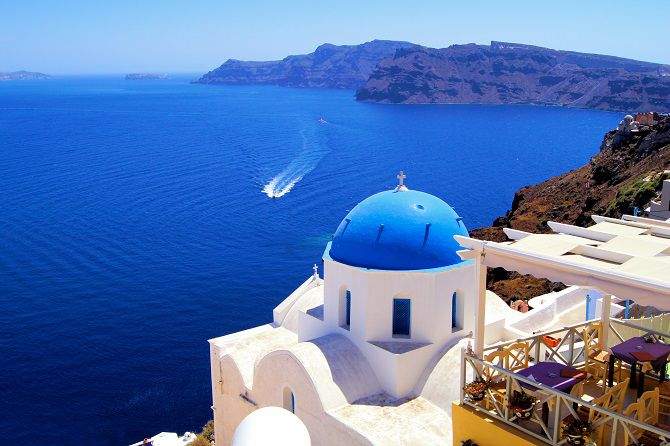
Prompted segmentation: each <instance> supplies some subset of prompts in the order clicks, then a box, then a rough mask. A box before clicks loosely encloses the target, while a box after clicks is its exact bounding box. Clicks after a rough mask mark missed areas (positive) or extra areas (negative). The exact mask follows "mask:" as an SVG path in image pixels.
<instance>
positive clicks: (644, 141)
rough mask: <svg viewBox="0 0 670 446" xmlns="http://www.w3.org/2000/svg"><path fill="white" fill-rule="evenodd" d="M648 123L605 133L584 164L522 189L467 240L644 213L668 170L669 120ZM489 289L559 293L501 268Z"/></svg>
mask: <svg viewBox="0 0 670 446" xmlns="http://www.w3.org/2000/svg"><path fill="white" fill-rule="evenodd" d="M650 116H651V115H649V114H648V115H646V118H647V119H648V118H649V117H650ZM643 118H644V117H643ZM640 119H642V118H640ZM653 119H654V123H653V124H650V125H639V126H633V127H637V128H634V129H633V130H632V131H631V130H630V129H627V128H622V129H621V130H613V131H610V132H608V133H607V134H606V135H605V138H604V139H603V142H602V144H601V147H600V151H599V152H598V154H596V155H595V156H594V157H593V158H592V159H591V160H590V162H589V163H588V164H586V165H585V166H583V167H581V168H579V169H577V170H573V171H571V172H568V173H565V174H563V175H560V176H557V177H554V178H551V179H549V180H547V181H545V182H543V183H540V184H537V185H534V186H528V187H524V188H522V189H521V190H519V191H518V192H517V193H516V195H515V196H514V200H513V202H512V208H511V209H510V210H509V211H508V212H507V214H506V215H505V216H503V217H499V218H497V219H496V220H495V221H494V222H493V225H492V226H491V227H488V228H481V229H475V230H473V231H471V233H470V234H471V236H472V237H475V238H479V239H484V240H493V241H504V240H506V237H505V235H504V233H503V231H502V229H503V228H504V227H509V228H514V229H519V230H523V231H528V232H537V233H546V232H551V231H550V229H549V227H548V226H547V221H557V222H561V223H568V224H574V225H578V226H590V225H591V224H593V222H592V220H591V215H593V214H599V215H606V216H610V217H620V216H621V215H622V214H624V213H631V212H632V209H633V207H639V208H643V206H645V205H646V204H647V203H648V202H649V200H650V199H652V198H653V197H654V196H655V195H656V193H657V192H658V191H659V190H660V188H661V185H662V180H663V179H664V178H667V177H668V174H667V171H668V170H669V169H670V116H668V115H666V116H660V115H658V114H655V115H653ZM488 286H489V288H490V289H492V290H493V291H495V292H497V293H498V294H499V295H501V296H502V297H504V298H507V299H512V298H515V297H520V298H529V297H533V296H537V295H539V294H543V293H546V292H549V291H552V290H557V289H560V288H561V285H560V284H555V283H551V282H549V281H547V280H543V279H535V278H532V277H531V276H521V275H519V274H518V273H515V272H507V271H504V270H502V269H500V268H494V269H491V270H490V271H489V276H488Z"/></svg>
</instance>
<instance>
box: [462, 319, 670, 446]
mask: <svg viewBox="0 0 670 446" xmlns="http://www.w3.org/2000/svg"><path fill="white" fill-rule="evenodd" d="M645 341H649V342H645ZM666 341H670V333H667V332H661V331H656V330H653V329H650V328H645V327H642V326H638V325H635V324H634V323H632V322H630V321H628V320H620V319H609V320H607V321H605V322H603V321H600V320H597V321H587V322H584V323H580V324H576V325H572V326H569V327H565V328H562V329H558V330H553V331H549V332H544V333H536V334H534V335H533V336H531V337H527V338H522V339H516V340H513V341H508V342H504V343H499V344H496V345H492V346H488V347H486V348H485V349H484V351H483V354H482V358H483V359H480V358H478V357H476V356H475V355H473V354H472V352H465V351H464V352H463V355H462V360H461V367H462V370H461V380H462V382H461V384H462V385H461V388H465V387H466V384H467V383H472V382H473V381H474V380H475V379H479V380H481V381H483V382H484V383H486V384H485V385H484V386H480V387H484V388H485V390H484V391H483V392H481V393H480V394H477V392H473V390H474V389H473V388H472V387H471V388H469V389H468V390H469V391H468V392H466V391H465V390H463V391H462V392H461V398H460V405H461V407H462V408H464V409H468V410H469V411H470V412H471V413H473V414H475V415H476V416H478V417H480V418H481V419H487V420H488V424H487V423H481V424H477V423H475V422H472V421H469V422H468V423H467V426H465V427H463V426H461V427H460V430H461V431H463V432H462V433H461V435H462V436H463V438H455V440H459V439H460V440H465V439H468V438H470V439H474V440H475V441H477V438H478V436H479V437H480V438H490V437H481V436H482V435H484V433H483V432H482V431H483V430H486V429H496V428H498V429H500V432H501V435H503V434H508V433H509V432H512V433H513V434H514V433H515V432H516V435H517V436H518V440H519V442H521V443H524V444H533V443H537V444H550V445H561V444H571V443H570V441H577V440H578V439H577V437H579V438H582V437H584V438H588V439H589V440H588V442H587V443H586V444H594V445H641V444H644V445H647V446H648V445H662V444H666V442H668V441H669V440H670V426H668V425H670V397H669V396H670V383H666V382H665V371H666V366H667V361H668V355H669V354H670V344H666ZM636 358H637V359H636ZM469 416H470V415H469ZM473 419H474V418H472V417H471V418H470V420H473ZM456 422H457V421H456V419H454V423H456ZM579 429H584V430H582V431H579V432H580V435H577V433H576V432H577V431H576V430H579ZM570 434H574V435H570ZM480 441H485V440H483V439H482V440H480ZM455 444H456V443H455ZM482 444H483V443H482ZM572 444H585V443H572Z"/></svg>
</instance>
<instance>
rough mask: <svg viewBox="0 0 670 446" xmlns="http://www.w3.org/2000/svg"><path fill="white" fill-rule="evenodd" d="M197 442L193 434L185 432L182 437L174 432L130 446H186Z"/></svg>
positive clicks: (161, 434) (163, 433)
mask: <svg viewBox="0 0 670 446" xmlns="http://www.w3.org/2000/svg"><path fill="white" fill-rule="evenodd" d="M194 441H195V434H194V433H193V432H185V433H184V435H182V436H181V437H180V436H178V435H177V434H175V433H174V432H161V433H160V434H156V435H154V436H153V437H151V438H145V439H144V440H142V441H138V442H137V443H133V444H131V445H130V446H186V445H189V444H191V443H193V442H194Z"/></svg>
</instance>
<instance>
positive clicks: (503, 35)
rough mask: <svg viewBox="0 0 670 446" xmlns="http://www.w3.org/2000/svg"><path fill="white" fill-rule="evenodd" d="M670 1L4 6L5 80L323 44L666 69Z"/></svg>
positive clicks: (199, 1)
mask: <svg viewBox="0 0 670 446" xmlns="http://www.w3.org/2000/svg"><path fill="white" fill-rule="evenodd" d="M669 29H670V1H668V0H646V1H643V2H631V1H617V0H610V1H593V0H581V1H568V0H561V1H540V0H536V1H514V0H505V1H476V0H467V1H457V2H452V1H447V0H442V1H420V0H415V1H406V0H404V1H392V0H387V1H367V0H357V1H348V0H330V1H318V0H310V1H292V0H284V1H281V0H277V1H256V0H238V1H227V0H190V1H189V0H182V1H176V0H144V1H142V0H136V1H129V0H110V1H97V0H60V1H56V0H53V1H48V0H21V1H19V0H0V71H11V70H18V69H26V70H33V71H42V72H46V73H52V74H58V73H125V72H131V71H157V72H179V71H183V72H203V71H207V70H209V69H211V68H213V67H215V66H218V65H219V64H221V63H222V62H223V61H224V60H226V59H228V58H237V59H256V60H268V59H278V58H282V57H284V56H286V55H288V54H301V53H307V52H311V51H313V50H314V48H315V47H316V46H317V45H319V44H320V43H324V42H330V43H336V44H345V43H346V44H351V43H361V42H365V41H368V40H372V39H397V40H408V41H411V42H415V43H419V44H423V45H428V46H432V47H445V46H448V45H451V44H453V43H468V42H476V43H485V44H487V43H489V42H490V41H491V40H504V41H512V42H521V43H530V44H535V45H541V46H547V47H551V48H556V49H569V50H576V51H586V52H593V53H602V54H612V55H616V56H622V57H630V58H635V59H640V60H648V61H654V62H662V63H668V64H670V44H669V41H670V38H669V34H668V32H669Z"/></svg>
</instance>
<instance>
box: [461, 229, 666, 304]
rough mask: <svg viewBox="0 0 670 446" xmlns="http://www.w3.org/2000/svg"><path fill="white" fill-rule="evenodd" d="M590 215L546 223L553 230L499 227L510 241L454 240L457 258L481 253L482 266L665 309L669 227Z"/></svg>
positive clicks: (470, 256)
mask: <svg viewBox="0 0 670 446" xmlns="http://www.w3.org/2000/svg"><path fill="white" fill-rule="evenodd" d="M627 217H628V218H624V219H621V220H617V219H613V218H608V217H601V216H594V217H593V220H594V221H595V223H596V224H595V225H593V226H591V227H589V228H582V227H578V226H573V225H567V224H562V223H556V222H549V223H548V224H549V227H550V228H551V229H552V230H553V231H554V233H553V234H531V233H528V232H524V231H519V230H514V229H505V233H506V234H507V236H508V237H509V238H510V239H511V241H510V242H504V243H496V242H485V241H481V240H476V239H471V238H467V237H457V240H458V241H459V243H460V244H461V246H463V247H464V248H466V249H467V250H469V251H471V252H467V251H461V252H460V255H461V256H462V257H463V258H474V257H475V256H476V255H477V254H473V253H472V252H476V253H478V255H482V253H485V255H484V256H483V258H484V259H485V260H483V263H484V264H485V265H486V266H492V267H493V266H501V267H503V268H506V269H508V270H513V271H519V272H522V273H526V274H533V275H535V276H537V277H546V278H549V279H551V280H555V281H561V282H563V283H565V284H567V285H581V286H592V287H595V288H599V289H601V291H603V292H606V293H610V294H614V295H616V296H617V297H620V298H629V299H633V300H635V301H636V302H638V303H641V304H644V305H653V306H656V307H657V308H666V309H670V227H669V226H668V225H666V224H664V222H656V221H655V220H649V219H634V218H630V217H629V216H627Z"/></svg>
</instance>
